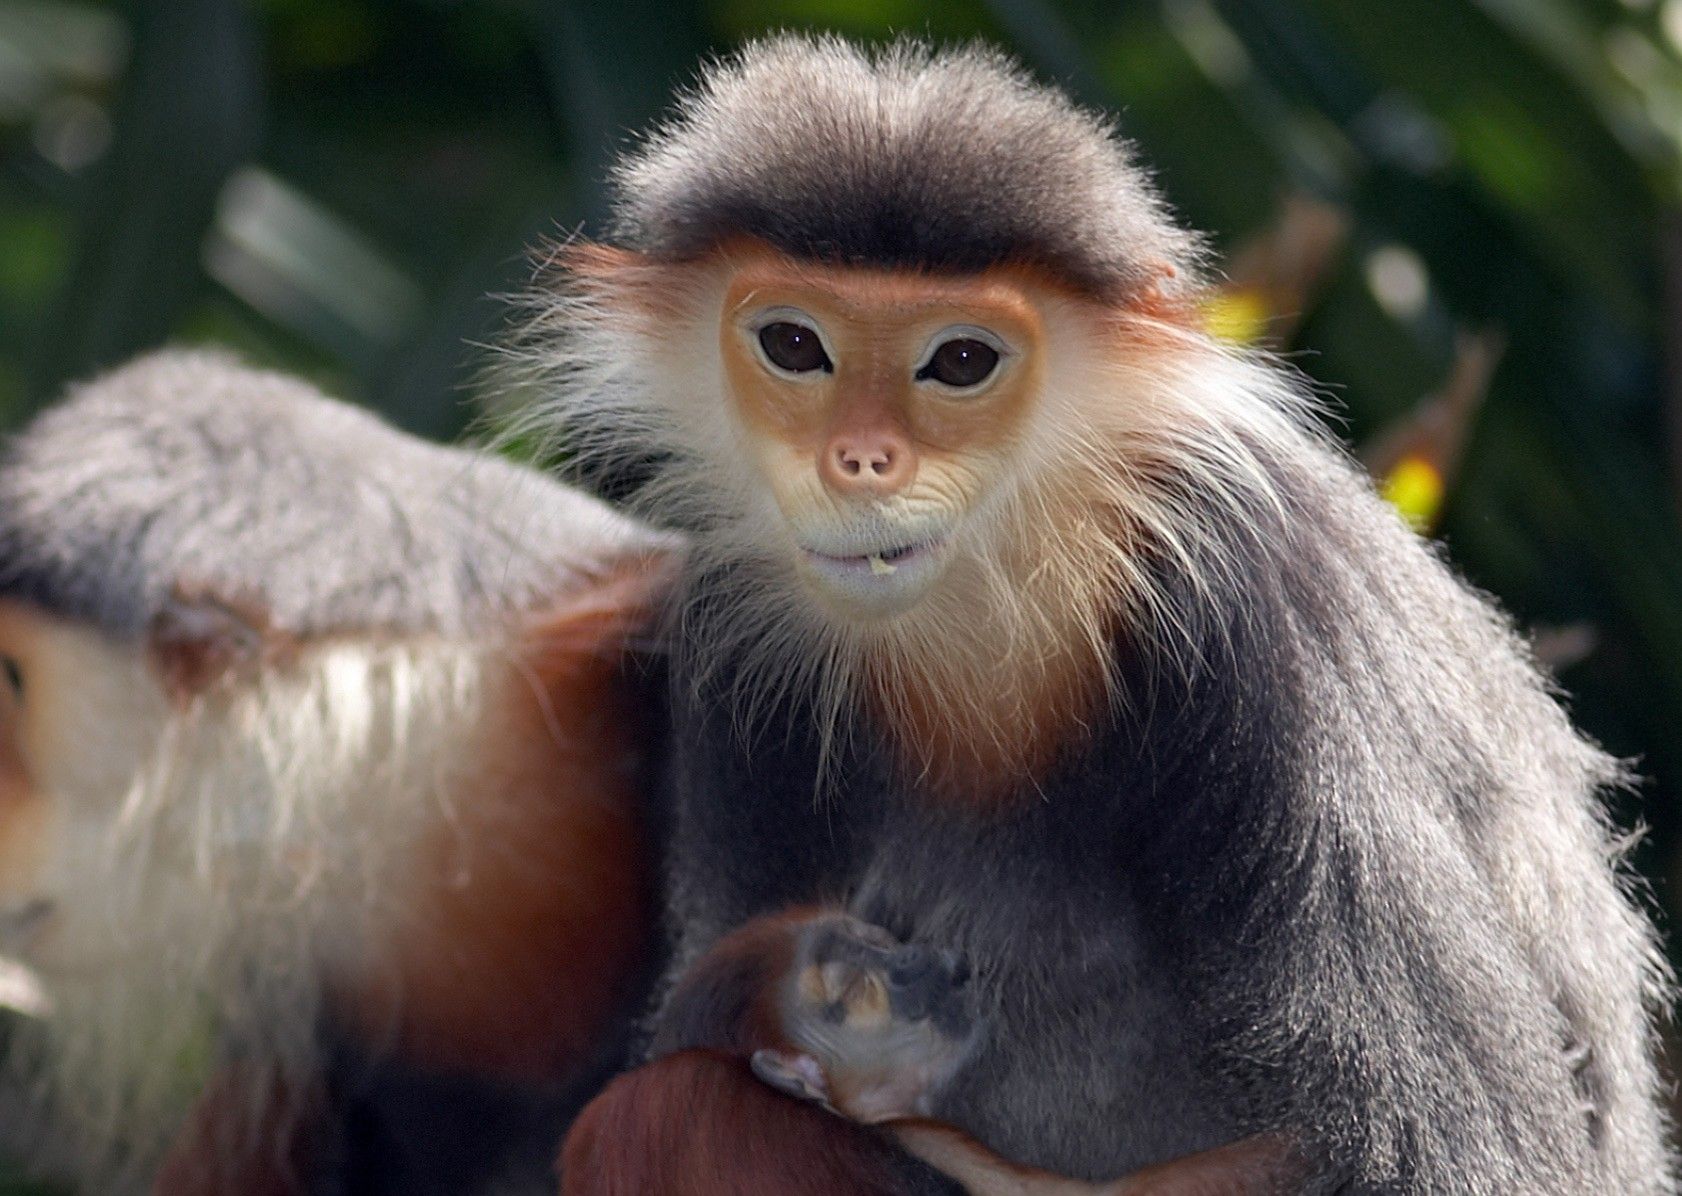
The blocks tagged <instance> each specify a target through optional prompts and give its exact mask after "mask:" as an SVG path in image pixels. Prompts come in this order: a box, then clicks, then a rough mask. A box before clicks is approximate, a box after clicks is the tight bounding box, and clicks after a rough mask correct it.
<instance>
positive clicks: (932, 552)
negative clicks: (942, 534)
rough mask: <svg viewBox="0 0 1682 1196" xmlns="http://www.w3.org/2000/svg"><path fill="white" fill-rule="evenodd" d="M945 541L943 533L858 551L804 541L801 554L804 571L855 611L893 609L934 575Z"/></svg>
mask: <svg viewBox="0 0 1682 1196" xmlns="http://www.w3.org/2000/svg"><path fill="white" fill-rule="evenodd" d="M825 547H826V548H827V547H828V546H827V545H826V546H825ZM944 547H945V541H944V540H942V539H931V540H919V541H916V542H914V543H910V544H899V545H894V546H890V547H885V548H880V549H876V550H874V551H865V552H856V553H845V552H833V551H822V550H820V549H817V548H813V547H811V546H803V547H802V548H801V552H800V558H801V562H802V564H803V565H804V566H805V568H804V572H805V573H806V575H807V576H808V577H809V578H811V579H812V580H813V581H815V582H816V583H817V585H818V586H819V587H820V588H821V589H822V590H824V591H825V592H826V593H829V594H831V595H832V596H834V597H835V598H837V599H839V600H840V601H841V602H842V603H843V604H844V605H845V606H847V607H848V608H850V609H851V610H852V611H854V612H855V613H863V614H877V613H891V612H892V611H895V610H900V609H903V608H904V607H905V606H907V605H909V603H910V602H911V601H913V600H915V599H916V598H918V597H919V596H921V594H922V592H923V590H924V589H926V588H927V586H928V584H929V583H930V582H931V581H933V580H934V579H935V577H936V576H938V574H939V572H940V567H941V563H942V562H941V559H940V558H941V549H942V548H944Z"/></svg>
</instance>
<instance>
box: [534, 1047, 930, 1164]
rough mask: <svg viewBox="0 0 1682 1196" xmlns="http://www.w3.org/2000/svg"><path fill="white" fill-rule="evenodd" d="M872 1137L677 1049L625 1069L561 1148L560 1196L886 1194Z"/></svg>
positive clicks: (716, 1057) (721, 1062) (743, 1066)
mask: <svg viewBox="0 0 1682 1196" xmlns="http://www.w3.org/2000/svg"><path fill="white" fill-rule="evenodd" d="M891 1159H892V1150H891V1148H890V1147H889V1145H888V1144H887V1143H886V1141H884V1140H883V1139H882V1138H881V1137H880V1136H879V1135H878V1134H876V1133H875V1132H873V1131H871V1130H868V1129H866V1128H864V1127H863V1126H858V1125H854V1124H853V1123H852V1122H849V1121H843V1120H842V1119H841V1118H839V1117H836V1116H835V1115H834V1114H832V1113H829V1112H826V1111H825V1110H823V1109H820V1108H818V1107H817V1106H816V1105H808V1104H804V1103H802V1102H800V1101H797V1100H794V1099H792V1098H790V1097H787V1096H783V1095H782V1094H781V1093H778V1092H775V1091H773V1090H772V1089H770V1088H769V1087H767V1086H766V1085H764V1084H762V1083H760V1082H759V1081H758V1080H757V1079H755V1078H754V1076H753V1073H752V1071H751V1070H750V1069H749V1067H748V1064H747V1061H746V1060H745V1059H743V1058H741V1057H739V1056H736V1055H729V1054H725V1053H723V1052H719V1051H711V1050H688V1051H679V1052H678V1053H677V1054H674V1055H667V1056H666V1057H665V1058H663V1059H660V1060H657V1061H656V1062H653V1063H650V1064H648V1065H646V1066H644V1067H641V1068H638V1069H637V1070H636V1071H633V1072H630V1073H628V1074H626V1075H623V1076H620V1077H619V1078H618V1079H616V1080H615V1081H613V1083H612V1084H610V1085H608V1087H607V1089H606V1090H605V1091H604V1092H603V1093H602V1094H601V1095H600V1096H598V1097H597V1098H596V1099H595V1100H593V1101H592V1102H590V1104H589V1105H588V1106H587V1107H586V1108H585V1110H584V1112H583V1113H581V1114H580V1115H579V1117H578V1120H577V1121H576V1122H574V1124H573V1128H572V1132H571V1133H569V1134H568V1135H567V1140H566V1146H565V1148H564V1149H563V1151H562V1154H561V1192H562V1193H563V1196H726V1194H731V1196H772V1194H773V1193H774V1194H776V1196H893V1194H894V1193H896V1192H899V1191H900V1190H901V1189H900V1187H899V1185H898V1184H897V1183H896V1182H895V1179H894V1171H893V1163H892V1161H891Z"/></svg>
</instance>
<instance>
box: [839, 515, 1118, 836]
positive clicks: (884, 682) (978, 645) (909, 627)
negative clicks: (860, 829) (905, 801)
mask: <svg viewBox="0 0 1682 1196" xmlns="http://www.w3.org/2000/svg"><path fill="white" fill-rule="evenodd" d="M1071 524H1072V525H1071V526H1068V527H1064V528H1057V529H1051V528H1041V529H1037V531H1038V534H1037V535H1035V536H1034V537H1033V538H1028V537H1018V538H1016V540H1015V542H1014V548H1013V550H1012V551H1010V552H1008V553H1006V554H1001V555H1000V557H999V559H998V560H997V561H996V562H995V565H996V566H997V567H996V568H995V569H989V570H982V569H980V568H974V569H971V570H968V571H967V572H968V574H970V575H969V576H960V577H959V578H958V579H957V580H956V582H955V586H956V591H955V592H953V593H950V594H948V595H945V596H944V597H945V598H946V600H945V601H938V602H935V603H931V605H930V608H929V610H927V611H926V612H915V613H914V615H913V617H912V618H910V619H908V620H906V624H905V626H903V627H897V628H896V629H895V631H894V633H892V634H890V635H887V636H884V637H883V638H882V639H881V640H880V641H879V642H874V643H872V644H871V645H870V646H869V647H868V649H867V650H866V654H865V659H864V668H863V670H862V681H863V694H862V697H863V700H864V702H865V704H866V708H867V709H868V710H869V711H870V713H871V715H872V716H873V717H874V718H875V719H876V720H877V721H878V723H879V726H880V727H881V729H882V730H883V731H884V732H885V734H886V738H887V740H888V742H889V743H890V744H891V745H892V747H893V749H894V751H895V753H896V754H897V756H898V758H899V762H900V765H901V767H902V768H904V769H905V771H906V773H907V775H908V776H909V777H910V778H911V779H912V780H913V781H914V782H915V783H916V784H917V785H918V786H919V787H920V788H922V789H924V790H926V791H928V792H930V793H932V794H934V795H936V796H937V797H940V798H943V799H951V800H955V801H960V802H966V803H968V802H981V803H986V804H991V803H994V802H997V801H999V800H1008V799H1009V798H1010V797H1011V796H1012V795H1016V794H1031V793H1033V792H1035V791H1036V786H1037V785H1038V783H1039V782H1040V781H1041V780H1043V779H1044V778H1045V776H1046V774H1047V773H1048V772H1050V770H1051V769H1052V767H1053V766H1054V765H1055V764H1056V762H1057V760H1058V759H1059V758H1060V757H1061V756H1062V755H1063V754H1064V753H1065V751H1066V750H1068V749H1069V748H1070V747H1072V746H1074V745H1077V744H1078V743H1080V742H1081V741H1083V740H1084V739H1085V738H1086V737H1087V736H1088V735H1089V734H1090V733H1091V732H1092V729H1093V727H1094V726H1095V724H1096V722H1097V720H1098V719H1099V718H1100V716H1101V715H1102V713H1103V710H1104V708H1105V704H1106V702H1107V701H1108V697H1109V690H1110V668H1111V657H1112V653H1111V649H1110V644H1111V637H1112V635H1113V633H1114V629H1115V625H1116V616H1117V611H1118V608H1119V602H1118V598H1117V592H1118V587H1117V584H1116V582H1115V580H1114V578H1113V577H1112V576H1111V575H1110V573H1109V572H1108V571H1107V570H1106V569H1105V568H1103V567H1102V562H1105V561H1110V560H1113V559H1114V554H1115V552H1116V551H1117V548H1116V545H1115V544H1113V543H1112V542H1110V541H1111V537H1110V536H1109V535H1108V534H1107V533H1106V532H1104V531H1103V530H1101V528H1100V527H1099V525H1098V524H1097V523H1095V522H1093V521H1090V520H1074V521H1071ZM960 567H961V565H960ZM1001 578H1002V579H1004V581H1003V583H1002V584H1001Z"/></svg>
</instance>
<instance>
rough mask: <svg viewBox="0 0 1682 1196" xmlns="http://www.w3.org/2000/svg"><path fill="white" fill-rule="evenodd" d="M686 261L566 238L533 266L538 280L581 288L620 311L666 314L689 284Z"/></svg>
mask: <svg viewBox="0 0 1682 1196" xmlns="http://www.w3.org/2000/svg"><path fill="white" fill-rule="evenodd" d="M695 273H696V270H695V267H694V265H692V264H683V265H675V264H674V263H671V262H666V261H660V260H658V259H656V258H652V257H649V256H648V255H647V254H643V253H638V252H637V251H636V250H634V249H624V248H621V247H620V246H617V245H601V244H598V243H596V242H594V241H569V242H567V243H566V244H564V245H559V246H556V247H554V248H553V249H551V250H550V252H549V254H548V256H547V257H545V258H544V260H543V262H542V263H541V264H540V265H539V267H538V273H537V277H538V282H539V284H540V285H543V286H549V287H553V288H554V289H556V290H560V291H582V292H584V293H587V294H589V295H590V296H591V297H592V298H593V299H594V300H596V301H598V302H605V303H607V304H609V305H610V306H612V307H613V308H614V309H615V310H617V311H618V312H620V314H622V315H641V316H646V317H666V316H672V315H675V314H677V313H678V312H680V311H681V310H682V309H683V307H684V301H685V298H686V297H687V296H688V294H689V291H690V288H691V287H692V286H693V277H694V275H695Z"/></svg>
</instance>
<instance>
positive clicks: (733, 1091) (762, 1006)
mask: <svg viewBox="0 0 1682 1196" xmlns="http://www.w3.org/2000/svg"><path fill="white" fill-rule="evenodd" d="M831 912H833V911H829V910H825V909H823V908H815V907H800V908H795V909H792V910H788V911H784V912H781V913H777V914H771V915H767V916H764V917H761V918H757V919H755V920H753V921H751V922H749V923H747V924H746V925H744V926H742V927H741V928H739V929H737V930H736V931H734V932H732V933H731V934H729V935H727V936H725V937H724V938H723V939H721V940H719V942H718V943H717V944H716V945H715V946H714V947H713V949H712V950H711V951H709V952H708V953H707V954H706V955H704V956H703V957H702V958H701V959H699V960H697V961H696V962H695V964H694V965H692V966H691V967H690V969H689V971H688V972H687V973H686V974H685V975H684V977H683V979H682V981H680V983H679V984H678V987H677V988H676V989H675V990H674V991H673V993H672V996H671V998H670V1001H669V1003H668V1007H667V1010H666V1013H665V1015H664V1019H663V1023H662V1036H663V1037H664V1038H666V1039H667V1040H668V1041H667V1043H666V1045H667V1046H668V1047H673V1046H676V1047H681V1048H683V1049H677V1050H674V1051H673V1053H671V1054H667V1055H665V1056H663V1057H661V1058H658V1059H656V1060H654V1061H653V1062H651V1063H648V1064H645V1065H644V1066H642V1067H640V1068H637V1069H636V1070H635V1071H632V1072H629V1073H627V1074H625V1075H622V1076H620V1077H618V1078H617V1079H616V1080H614V1081H613V1082H612V1083H611V1084H609V1085H608V1087H607V1088H606V1089H605V1090H604V1091H603V1092H602V1093H601V1094H600V1095H599V1096H597V1097H596V1099H595V1100H593V1101H592V1102H591V1103H590V1104H589V1105H588V1106H586V1107H585V1109H584V1111H583V1112H582V1113H581V1114H579V1116H578V1119H577V1120H576V1121H575V1122H574V1123H573V1126H572V1129H571V1131H570V1132H569V1133H568V1135H567V1139H566V1143H565V1145H564V1146H563V1148H562V1151H561V1160H560V1166H561V1192H562V1196H783V1194H785V1193H787V1194H790V1196H875V1194H881V1196H894V1194H896V1193H899V1194H903V1193H904V1191H905V1184H904V1180H903V1179H902V1178H900V1175H901V1173H900V1172H899V1170H898V1167H899V1165H898V1164H896V1163H895V1161H894V1159H895V1154H896V1152H895V1150H894V1148H893V1146H892V1143H894V1142H898V1143H900V1144H901V1145H903V1146H904V1147H905V1148H906V1149H907V1150H908V1151H909V1152H910V1153H912V1154H914V1155H916V1156H917V1157H919V1158H921V1159H923V1160H925V1161H926V1162H928V1163H930V1164H931V1165H933V1166H935V1167H936V1168H937V1169H938V1170H941V1171H943V1172H946V1173H947V1174H949V1175H951V1176H952V1177H954V1178H957V1179H960V1180H962V1181H963V1182H964V1183H965V1185H966V1187H968V1189H969V1190H970V1191H972V1192H975V1193H978V1194H980V1196H990V1194H992V1193H1005V1192H1009V1193H1012V1194H1013V1196H1283V1194H1284V1193H1287V1192H1290V1191H1292V1190H1294V1189H1295V1188H1296V1187H1297V1186H1298V1185H1299V1184H1300V1180H1301V1176H1302V1172H1301V1168H1300V1165H1299V1164H1298V1162H1297V1160H1296V1158H1295V1156H1294V1153H1293V1151H1292V1150H1291V1147H1290V1144H1289V1143H1288V1142H1286V1141H1284V1140H1283V1139H1281V1138H1278V1137H1274V1136H1258V1137H1255V1138H1248V1139H1245V1140H1243V1141H1241V1142H1236V1143H1232V1144H1231V1145H1228V1146H1224V1147H1220V1148H1218V1149H1215V1150H1210V1151H1205V1152H1203V1153H1201V1154H1197V1155H1192V1156H1189V1157H1187V1158H1185V1159H1176V1160H1173V1161H1171V1162H1168V1163H1164V1164H1161V1165H1158V1166H1155V1167H1149V1168H1146V1169H1145V1170H1142V1171H1139V1172H1137V1173H1135V1174H1133V1175H1130V1176H1126V1177H1124V1178H1122V1179H1118V1180H1115V1181H1112V1182H1109V1183H1098V1184H1092V1183H1084V1182H1082V1181H1079V1180H1072V1179H1064V1178H1062V1177H1060V1176H1056V1175H1051V1174H1049V1173H1047V1172H1044V1171H1038V1170H1035V1169H1034V1168H1031V1167H1023V1166H1019V1165H1017V1164H1015V1163H1012V1162H1010V1161H1009V1160H1007V1159H1004V1158H1002V1157H1001V1156H999V1155H998V1154H996V1153H994V1152H993V1151H991V1150H989V1149H988V1148H987V1147H986V1146H984V1145H983V1144H981V1143H980V1142H977V1141H976V1140H975V1139H973V1138H971V1137H969V1136H968V1135H967V1134H965V1133H963V1132H962V1131H960V1130H957V1129H955V1128H953V1127H951V1126H948V1125H944V1124H942V1123H939V1122H934V1121H929V1120H925V1119H920V1118H918V1119H908V1120H904V1121H896V1122H887V1123H884V1124H882V1125H881V1126H880V1127H877V1128H870V1127H866V1126H862V1125H859V1124H857V1123H855V1122H851V1121H847V1120H845V1119H844V1118H842V1117H840V1116H837V1115H836V1114H834V1113H832V1112H829V1111H827V1110H824V1109H822V1108H820V1107H818V1106H816V1105H811V1104H806V1103H803V1102H801V1101H798V1100H795V1099H794V1098H792V1097H789V1096H785V1095H783V1094H782V1093H780V1092H776V1091H774V1090H773V1089H771V1088H770V1087H769V1086H768V1085H766V1084H764V1083H761V1082H760V1081H759V1080H758V1079H757V1078H756V1077H755V1076H754V1074H753V1071H752V1068H751V1066H750V1064H749V1059H750V1058H751V1057H752V1055H753V1053H754V1052H755V1051H756V1050H759V1049H772V1050H778V1051H786V1050H789V1049H790V1046H789V1041H788V1040H789V1035H788V1032H787V1030H786V1028H785V1027H784V1025H783V1023H782V1014H781V1013H780V1011H779V1006H778V1004H777V1002H776V993H775V990H776V988H777V986H778V985H779V984H780V983H781V981H783V980H784V979H785V978H786V977H787V976H788V974H789V972H790V970H791V968H792V967H793V964H794V960H795V955H796V942H797V939H798V936H799V934H800V932H801V930H802V929H803V928H804V927H805V926H806V925H807V924H808V923H809V922H811V921H812V920H814V919H815V918H818V917H822V916H825V915H826V914H828V913H831ZM660 1046H661V1043H660V1042H659V1041H657V1042H656V1044H655V1049H656V1050H659V1049H660Z"/></svg>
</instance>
